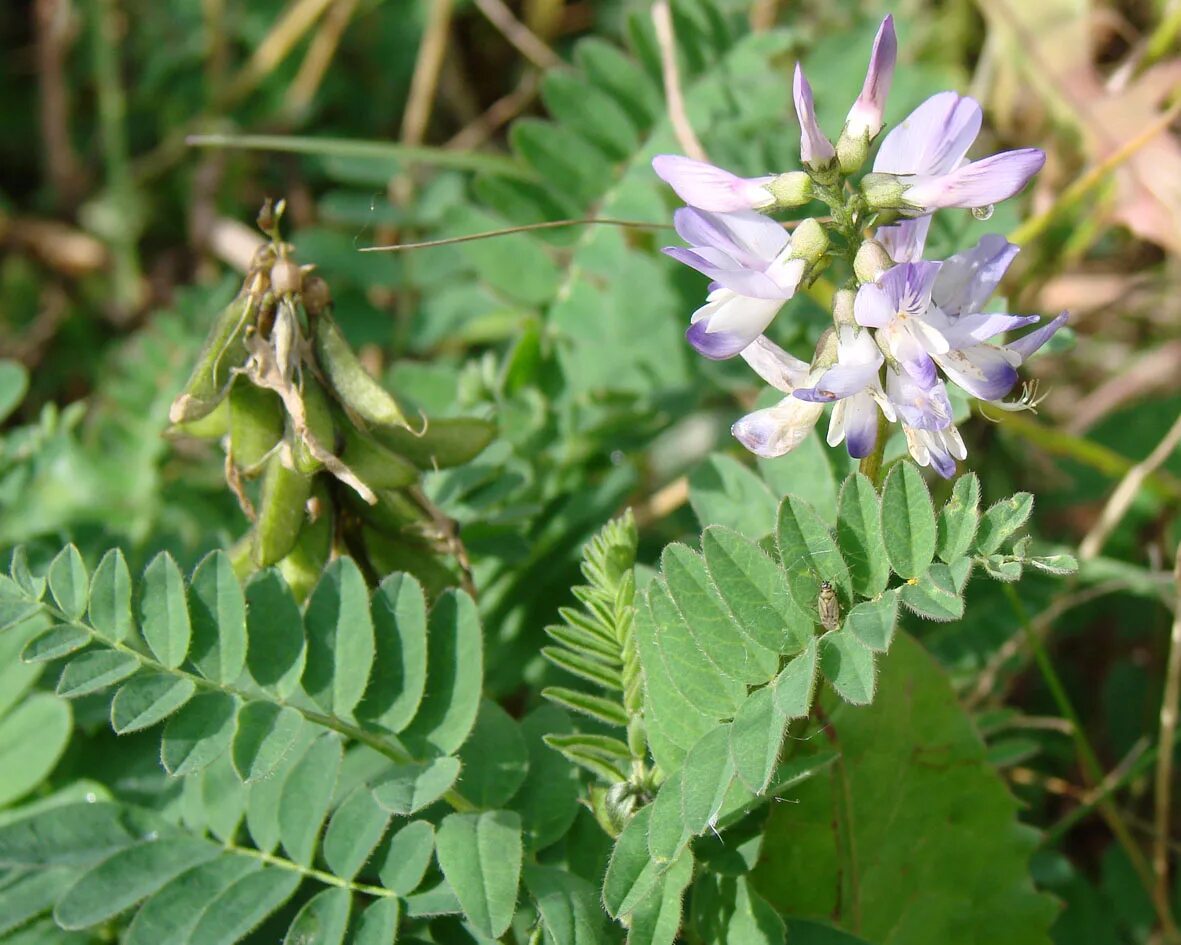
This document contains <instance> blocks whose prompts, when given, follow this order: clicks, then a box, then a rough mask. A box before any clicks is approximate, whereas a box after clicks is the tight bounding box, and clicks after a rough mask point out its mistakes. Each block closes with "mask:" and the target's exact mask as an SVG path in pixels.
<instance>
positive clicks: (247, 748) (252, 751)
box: [231, 702, 305, 782]
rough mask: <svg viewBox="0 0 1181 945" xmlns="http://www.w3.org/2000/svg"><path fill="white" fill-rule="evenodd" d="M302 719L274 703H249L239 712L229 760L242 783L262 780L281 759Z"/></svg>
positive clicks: (292, 742) (290, 710) (294, 738)
mask: <svg viewBox="0 0 1181 945" xmlns="http://www.w3.org/2000/svg"><path fill="white" fill-rule="evenodd" d="M304 727H305V724H304V719H303V716H302V715H300V714H299V713H298V712H296V711H295V710H294V709H290V708H287V707H286V706H283V707H280V706H277V705H275V704H274V703H273V702H248V703H246V705H244V706H242V708H241V710H239V712H238V727H237V729H236V730H235V732H234V742H233V748H232V751H231V758H232V760H233V764H234V770H235V771H236V772H237V773H238V777H240V778H241V779H242V780H243V781H244V782H251V781H261V780H262V779H263V778H266V777H269V776H270V774H271V772H272V771H274V770H275V768H276V766H277V765H278V764H279V763H280V761H282V760H283V758H284V757H285V756H286V755H287V752H288V751H289V750H290V748H291V746H292V745H293V744H294V743H295V741H296V738H297V737H298V736H299V733H300V731H301V730H302V729H304Z"/></svg>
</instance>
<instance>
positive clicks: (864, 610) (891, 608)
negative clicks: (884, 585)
mask: <svg viewBox="0 0 1181 945" xmlns="http://www.w3.org/2000/svg"><path fill="white" fill-rule="evenodd" d="M897 623H898V592H897V591H896V590H889V591H886V593H884V594H883V595H882V596H881V597H879V598H878V599H877V600H867V601H862V602H861V603H860V604H858V605H857V606H856V607H854V608H853V609H852V610H850V611H849V613H848V614H847V615H846V616H845V629H846V630H848V631H850V632H851V633H852V634H853V635H854V636H855V637H857V639H858V640H860V641H861V642H862V643H864V644H865V645H866V646H867V647H869V648H870V649H871V650H873V651H874V652H875V653H885V652H886V650H888V649H890V641H891V640H893V639H894V628H895V626H897Z"/></svg>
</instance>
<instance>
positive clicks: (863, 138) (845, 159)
mask: <svg viewBox="0 0 1181 945" xmlns="http://www.w3.org/2000/svg"><path fill="white" fill-rule="evenodd" d="M867 157H869V135H867V134H865V133H864V132H862V133H861V134H850V133H849V126H848V125H845V130H844V131H842V132H841V136H840V137H839V138H837V163H838V164H840V166H841V173H842V174H846V175H848V174H856V173H857V172H858V171H859V170H861V165H862V164H864V163H865V159H866V158H867Z"/></svg>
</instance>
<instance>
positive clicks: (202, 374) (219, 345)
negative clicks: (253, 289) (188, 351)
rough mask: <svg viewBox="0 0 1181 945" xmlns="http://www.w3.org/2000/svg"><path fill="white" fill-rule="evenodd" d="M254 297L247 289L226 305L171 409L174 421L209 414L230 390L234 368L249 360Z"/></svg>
mask: <svg viewBox="0 0 1181 945" xmlns="http://www.w3.org/2000/svg"><path fill="white" fill-rule="evenodd" d="M250 298H251V297H250V295H249V294H248V293H246V292H243V293H242V294H241V295H239V296H238V297H237V298H236V299H234V301H232V302H231V303H230V304H229V305H227V306H226V307H225V308H224V309H222V313H221V315H219V316H218V318H217V321H216V322H214V324H213V328H212V329H211V330H210V332H209V337H208V338H207V339H206V340H205V346H204V347H203V348H202V349H201V354H200V356H199V357H198V359H197V364H196V366H195V367H194V368H193V373H192V374H191V375H189V380H188V383H186V384H185V386H184V388H183V389H182V390H181V392H180V394H179V395H178V396H177V398H176V400H174V401H173V402H172V406H171V407H170V408H169V409H168V419H169V420H170V421H171V422H172V423H189V422H191V421H193V420H200V419H201V418H202V417H205V416H208V415H209V414H211V413H212V412H213V410H214V408H215V407H217V405H218V404H219V403H221V402H222V400H223V399H224V398H225V396H226V394H227V393H228V392H229V386H230V381H232V380H233V377H234V375H233V369H234V368H236V367H241V366H242V364H243V363H244V362H245V360H246V348H245V346H244V345H243V343H242V339H243V337H244V335H245V332H246V325H247V323H248V322H249V321H250V314H251V312H250Z"/></svg>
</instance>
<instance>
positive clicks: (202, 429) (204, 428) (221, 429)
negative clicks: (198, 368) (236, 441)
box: [164, 397, 230, 440]
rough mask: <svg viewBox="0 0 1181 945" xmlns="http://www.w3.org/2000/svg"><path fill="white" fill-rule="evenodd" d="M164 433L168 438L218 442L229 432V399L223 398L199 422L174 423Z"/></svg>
mask: <svg viewBox="0 0 1181 945" xmlns="http://www.w3.org/2000/svg"><path fill="white" fill-rule="evenodd" d="M164 432H165V433H166V435H168V436H191V437H193V438H194V439H197V440H220V439H221V438H222V437H223V436H225V435H226V434H227V433H229V432H230V400H229V398H228V397H227V398H225V399H224V400H223V401H222V402H221V403H219V404H218V405H217V406H216V407H214V408H213V410H211V411H210V412H209V413H207V414H206V415H205V416H203V417H201V418H200V419H199V420H189V421H188V422H187V423H174V424H172V425H171V426H169V427H168V429H167V430H165V431H164Z"/></svg>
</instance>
